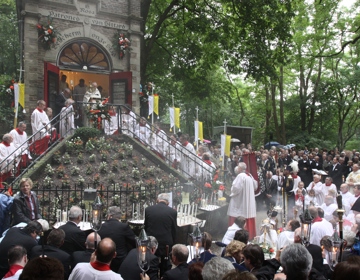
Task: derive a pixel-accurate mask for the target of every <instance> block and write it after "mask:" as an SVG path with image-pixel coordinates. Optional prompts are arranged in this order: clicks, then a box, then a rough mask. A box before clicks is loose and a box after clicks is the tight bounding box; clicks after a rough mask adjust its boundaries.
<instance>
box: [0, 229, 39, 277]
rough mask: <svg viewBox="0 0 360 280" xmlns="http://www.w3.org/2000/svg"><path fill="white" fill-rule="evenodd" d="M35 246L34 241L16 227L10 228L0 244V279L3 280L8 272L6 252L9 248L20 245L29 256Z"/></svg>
mask: <svg viewBox="0 0 360 280" xmlns="http://www.w3.org/2000/svg"><path fill="white" fill-rule="evenodd" d="M37 244H38V243H37V242H36V240H35V239H34V238H33V237H32V236H31V235H30V234H27V233H26V232H25V231H24V230H23V229H21V228H18V227H13V228H10V229H9V231H8V232H7V233H6V235H5V237H4V239H3V240H2V242H1V243H0V279H1V278H3V277H4V275H5V274H6V272H8V270H9V264H8V260H7V252H8V251H9V249H10V248H11V247H13V246H14V245H21V246H23V247H24V248H25V249H26V251H27V253H28V255H29V256H30V253H31V249H32V248H33V247H34V246H36V245H37Z"/></svg>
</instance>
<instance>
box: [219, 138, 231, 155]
mask: <svg viewBox="0 0 360 280" xmlns="http://www.w3.org/2000/svg"><path fill="white" fill-rule="evenodd" d="M230 144H231V135H226V134H221V157H222V158H224V156H228V157H229V156H230Z"/></svg>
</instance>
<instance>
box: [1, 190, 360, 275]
mask: <svg viewBox="0 0 360 280" xmlns="http://www.w3.org/2000/svg"><path fill="white" fill-rule="evenodd" d="M25 188H26V187H25ZM169 200H170V196H169V194H168V193H162V194H159V196H158V199H157V204H155V205H153V206H149V207H147V208H146V209H145V224H144V230H145V231H146V233H147V235H146V240H145V241H146V248H147V250H146V252H145V251H143V250H142V249H140V248H141V247H139V246H137V244H138V245H140V243H139V240H138V239H137V237H136V236H135V233H134V232H133V230H132V229H131V228H130V227H129V225H128V224H127V223H123V222H121V221H120V218H121V215H122V212H121V209H120V207H118V206H111V207H109V208H108V209H107V219H106V221H105V222H104V223H103V225H102V226H101V228H100V230H99V231H97V232H90V233H89V232H85V231H83V230H81V229H80V228H79V227H78V225H79V223H80V221H82V214H83V212H82V209H81V208H80V207H78V206H73V207H71V209H70V210H69V215H68V219H69V220H68V221H67V222H66V223H65V224H63V225H61V226H60V227H58V228H53V229H51V230H49V224H48V223H47V222H46V221H45V220H42V219H39V216H34V215H32V213H30V214H29V217H30V219H27V220H26V221H25V222H23V221H22V222H20V223H19V224H16V225H14V226H13V227H11V228H10V229H9V230H7V231H6V232H5V233H4V234H3V237H2V240H1V243H0V277H1V278H2V279H37V280H39V279H47V280H49V279H51V280H60V279H61V280H63V279H72V280H79V279H81V280H82V279H83V280H85V279H86V280H88V279H119V280H121V279H125V280H126V279H129V280H133V279H146V280H149V279H151V280H158V279H163V280H167V279H170V280H182V279H183V280H188V279H189V280H198V279H200V280H201V279H203V280H215V279H216V280H218V279H223V280H229V279H230V280H231V279H236V280H237V279H240V280H246V279H252V280H254V279H260V280H262V279H267V280H270V279H278V280H282V279H288V280H290V279H302V280H307V279H317V280H324V279H333V280H339V279H359V278H358V277H360V272H359V271H360V270H359V265H360V256H358V254H359V252H356V251H354V250H351V248H352V246H353V244H354V243H356V236H358V235H359V231H358V230H357V228H358V227H357V226H358V225H360V219H359V221H358V223H357V224H356V227H354V228H352V229H351V230H344V234H343V238H344V247H343V253H342V254H341V259H340V258H339V259H336V262H335V260H334V259H333V257H332V256H333V254H332V251H331V249H332V247H333V246H334V245H329V244H328V241H329V240H331V235H326V234H325V233H324V234H322V233H321V234H320V235H319V233H320V231H321V229H322V228H325V227H326V222H324V219H323V218H321V215H323V214H322V211H321V209H320V208H317V207H315V206H310V207H309V211H310V213H311V215H312V217H313V221H312V226H311V232H314V237H316V238H314V239H311V238H310V240H309V242H305V241H306V238H304V235H306V230H305V233H304V229H303V228H302V227H301V223H300V222H299V221H298V220H297V219H291V220H289V221H288V222H287V225H286V227H285V228H284V230H283V231H282V232H281V233H280V234H279V235H278V236H277V239H276V240H274V239H271V238H270V240H271V242H273V243H272V245H270V248H268V249H267V250H266V251H265V250H264V249H265V246H264V245H268V243H267V242H268V241H269V239H267V238H266V237H265V235H266V233H267V234H268V235H271V233H270V231H271V230H273V228H271V227H270V228H268V230H269V229H270V231H267V232H265V231H262V234H261V236H259V237H260V239H259V238H258V237H257V238H254V240H251V239H250V238H249V231H248V230H246V228H247V221H248V220H247V219H246V218H245V217H241V216H238V217H236V218H235V219H234V222H233V224H232V225H231V226H230V227H229V228H228V230H227V231H226V232H225V233H224V237H223V240H222V243H223V244H219V245H220V246H224V247H225V248H224V250H223V251H222V252H221V250H217V252H216V253H215V252H213V251H212V246H213V240H212V236H211V234H210V233H208V232H203V233H202V234H201V238H200V239H196V241H195V242H197V243H196V244H195V243H194V244H190V245H187V244H180V243H176V234H177V228H176V227H177V224H176V219H177V212H176V210H174V209H172V208H171V207H169V206H168V205H169V202H170V201H169ZM358 204H360V203H358ZM30 208H31V206H30ZM272 218H275V217H273V216H271V217H270V216H269V219H270V220H271V219H272ZM270 224H272V223H271V222H270ZM273 225H274V224H273ZM308 230H310V228H308ZM337 230H338V229H337V228H336V227H335V228H333V229H332V232H329V233H327V234H333V232H334V231H337ZM44 233H45V234H44ZM318 237H321V238H320V240H318ZM141 242H144V240H141ZM141 245H143V243H141ZM272 246H273V247H272ZM321 246H322V247H321ZM329 246H330V247H329ZM270 249H274V250H270ZM139 260H141V264H143V266H141V265H140V262H139ZM335 264H336V265H335ZM144 265H145V266H146V268H145V266H144ZM143 270H145V272H146V273H142V271H143Z"/></svg>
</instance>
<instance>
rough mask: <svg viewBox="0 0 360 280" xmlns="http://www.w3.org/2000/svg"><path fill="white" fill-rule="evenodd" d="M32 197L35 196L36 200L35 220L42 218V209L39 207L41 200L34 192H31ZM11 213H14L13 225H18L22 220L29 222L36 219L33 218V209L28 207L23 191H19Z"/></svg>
mask: <svg viewBox="0 0 360 280" xmlns="http://www.w3.org/2000/svg"><path fill="white" fill-rule="evenodd" d="M31 197H33V198H34V201H35V220H37V219H41V218H42V217H41V215H40V209H39V200H38V199H37V196H36V194H35V193H34V192H31ZM11 213H12V215H13V221H12V224H13V225H17V224H19V223H21V222H24V223H28V222H31V221H32V220H34V219H31V210H30V209H29V208H28V206H27V204H26V201H25V196H24V194H23V193H22V192H19V193H18V194H17V195H16V196H15V198H14V202H13V205H12V207H11Z"/></svg>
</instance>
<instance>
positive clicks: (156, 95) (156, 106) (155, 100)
mask: <svg viewBox="0 0 360 280" xmlns="http://www.w3.org/2000/svg"><path fill="white" fill-rule="evenodd" d="M153 96H154V113H155V114H156V115H158V116H159V95H158V94H154V95H153Z"/></svg>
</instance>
